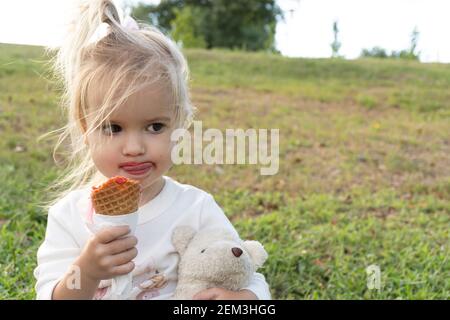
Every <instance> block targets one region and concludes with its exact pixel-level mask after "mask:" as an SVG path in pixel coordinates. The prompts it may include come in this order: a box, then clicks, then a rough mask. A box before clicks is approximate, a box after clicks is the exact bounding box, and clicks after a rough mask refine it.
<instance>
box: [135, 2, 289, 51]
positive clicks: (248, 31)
mask: <svg viewBox="0 0 450 320" xmlns="http://www.w3.org/2000/svg"><path fill="white" fill-rule="evenodd" d="M186 7H189V8H190V9H187V10H188V11H189V10H190V11H191V13H195V23H194V25H193V30H192V34H194V35H195V36H196V37H199V38H203V39H204V41H205V44H206V47H207V48H216V47H222V48H239V49H244V50H251V51H255V50H271V51H275V27H276V22H277V20H278V19H279V18H282V17H283V15H282V12H281V9H280V8H279V7H278V6H277V5H276V3H275V0H233V1H230V0H162V1H161V2H160V3H159V4H158V5H144V4H139V5H138V6H137V7H135V8H133V11H132V14H133V15H134V16H135V17H136V18H138V19H140V20H145V21H150V22H151V23H152V24H153V25H155V26H157V27H158V28H160V29H162V30H163V31H165V32H166V33H172V32H173V28H174V27H176V26H177V23H174V20H175V19H176V18H177V13H178V14H181V13H180V12H183V9H184V8H186ZM177 10H178V11H177ZM180 10H181V11H180ZM184 14H186V13H184ZM178 18H180V17H178Z"/></svg>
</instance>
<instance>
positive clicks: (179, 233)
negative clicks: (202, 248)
mask: <svg viewBox="0 0 450 320" xmlns="http://www.w3.org/2000/svg"><path fill="white" fill-rule="evenodd" d="M194 235H195V230H194V228H192V227H189V226H179V227H176V228H175V230H174V231H173V234H172V244H173V246H174V247H175V249H176V250H177V251H178V253H179V254H180V255H183V253H184V252H185V251H186V248H187V246H188V244H189V242H190V241H191V240H192V238H194Z"/></svg>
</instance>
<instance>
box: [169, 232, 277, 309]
mask: <svg viewBox="0 0 450 320" xmlns="http://www.w3.org/2000/svg"><path fill="white" fill-rule="evenodd" d="M172 244H173V246H174V247H175V250H176V251H177V252H178V254H179V255H180V262H179V265H178V284H177V287H176V289H175V293H174V295H173V297H172V299H179V300H190V299H192V298H193V297H194V295H195V294H196V293H198V292H200V291H202V290H204V289H208V288H213V287H220V288H224V289H228V290H233V291H237V290H239V289H242V288H244V287H246V286H247V285H248V284H249V282H250V279H251V277H252V275H253V273H254V272H255V271H256V270H257V269H258V268H260V267H261V266H262V265H263V263H264V262H265V261H266V259H267V257H268V254H267V252H266V250H265V249H264V247H263V245H262V244H261V243H260V242H258V241H249V240H247V241H243V240H241V239H240V238H239V237H238V235H237V234H234V233H232V232H230V231H229V230H227V229H224V228H211V227H209V228H204V229H202V230H199V231H196V230H195V229H193V228H192V227H189V226H178V227H176V228H175V230H174V232H173V234H172Z"/></svg>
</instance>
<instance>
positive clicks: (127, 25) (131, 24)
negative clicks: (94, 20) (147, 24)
mask: <svg viewBox="0 0 450 320" xmlns="http://www.w3.org/2000/svg"><path fill="white" fill-rule="evenodd" d="M116 9H117V12H118V14H119V16H120V17H119V19H120V20H119V21H120V25H121V26H122V27H123V28H124V29H128V30H139V25H138V24H137V22H136V20H134V19H133V18H132V17H130V16H129V15H127V16H124V14H123V11H122V10H121V9H120V8H116ZM110 28H111V26H110V25H109V24H108V23H106V22H102V23H100V25H99V26H98V27H97V29H95V31H94V33H93V34H92V36H91V37H90V38H89V40H88V42H87V44H88V45H89V44H91V43H95V42H97V41H99V40H100V39H103V38H104V37H106V36H107V35H108V34H109V32H110Z"/></svg>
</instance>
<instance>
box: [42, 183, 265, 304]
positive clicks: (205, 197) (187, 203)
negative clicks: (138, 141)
mask: <svg viewBox="0 0 450 320" xmlns="http://www.w3.org/2000/svg"><path fill="white" fill-rule="evenodd" d="M163 178H164V180H165V184H164V187H163V189H162V190H161V192H160V193H159V194H158V195H157V196H156V197H155V198H153V199H152V200H151V201H149V202H148V203H146V204H145V205H143V206H142V207H140V208H139V210H140V211H139V218H138V219H139V220H138V226H137V228H136V232H135V236H136V237H137V239H138V244H137V246H136V248H137V250H138V255H137V257H136V258H135V259H134V260H133V261H134V262H135V266H136V267H135V269H134V271H133V293H134V294H133V295H132V298H133V299H143V300H147V299H168V298H170V297H171V296H172V294H173V293H174V291H175V287H176V285H177V279H178V277H177V268H178V263H179V255H178V253H177V252H176V250H175V248H174V247H173V245H172V242H171V236H172V232H173V230H174V228H175V227H177V226H179V225H188V226H191V227H193V228H194V229H195V230H200V229H203V228H205V227H223V228H228V229H230V230H232V231H233V232H234V233H236V234H237V231H236V230H235V228H234V227H233V225H232V224H231V222H230V221H229V220H228V218H227V217H226V216H225V214H224V212H223V210H222V209H221V208H220V207H219V206H218V205H217V203H216V202H215V200H214V198H213V197H212V196H211V194H209V193H207V192H205V191H203V190H201V189H199V188H196V187H194V186H191V185H187V184H181V183H179V182H177V181H175V180H173V179H172V178H170V177H168V176H163ZM89 196H90V190H89V189H81V190H76V191H73V192H71V193H69V194H68V195H67V196H66V197H64V198H63V199H61V200H60V201H59V202H58V203H56V204H55V205H54V206H52V207H51V208H50V210H49V213H48V221H47V230H46V234H45V239H44V242H43V243H42V245H41V246H40V247H39V250H38V252H37V262H38V266H37V267H36V269H35V270H34V276H35V278H36V280H37V283H36V287H35V289H36V294H37V297H36V298H37V299H51V298H52V293H53V289H54V288H55V286H56V285H57V283H58V282H59V281H60V280H61V279H62V278H63V277H64V276H65V274H66V272H67V271H68V270H69V268H70V267H71V265H72V264H73V262H74V261H75V260H76V258H77V257H78V256H79V255H80V253H81V250H82V248H83V247H84V245H85V243H86V241H87V240H88V239H89V238H90V237H91V236H92V233H91V232H90V231H89V229H88V228H87V223H88V220H89V214H88V212H89V210H90V209H89V208H90V200H89ZM108 285H109V283H108V281H101V282H100V285H99V289H98V290H97V293H96V295H95V296H94V299H102V298H107V297H108V294H107V292H108V288H109V287H108ZM245 289H249V290H251V291H252V292H253V293H255V295H256V296H257V297H258V298H259V299H264V300H267V299H271V296H270V291H269V286H268V284H267V282H266V281H265V278H264V276H263V275H262V274H260V273H256V272H255V273H254V275H253V277H252V279H251V282H250V284H249V285H248V287H246V288H245Z"/></svg>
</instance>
